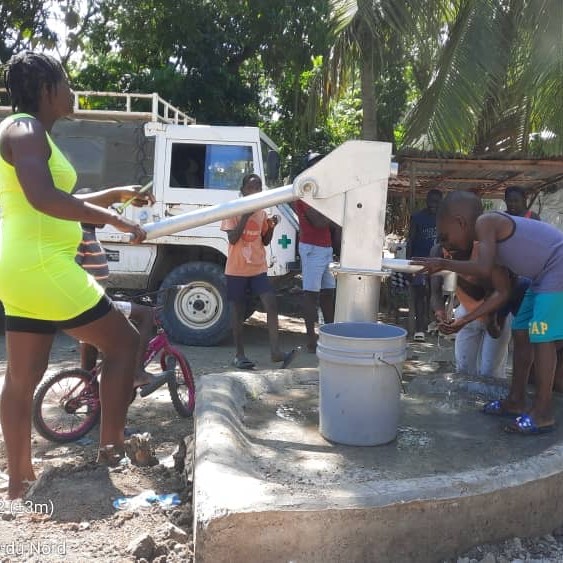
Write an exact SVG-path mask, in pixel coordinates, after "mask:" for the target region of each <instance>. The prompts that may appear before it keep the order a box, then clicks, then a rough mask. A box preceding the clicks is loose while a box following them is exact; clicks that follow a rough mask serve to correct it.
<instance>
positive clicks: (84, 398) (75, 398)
mask: <svg viewBox="0 0 563 563" xmlns="http://www.w3.org/2000/svg"><path fill="white" fill-rule="evenodd" d="M100 411H101V407H100V396H99V390H98V382H97V381H96V379H95V378H93V377H92V374H91V373H89V372H87V371H85V370H83V369H80V368H71V369H65V370H62V371H59V372H57V373H55V374H53V375H51V376H49V377H48V378H47V379H45V380H44V381H43V382H42V383H41V384H40V385H39V387H37V390H36V392H35V396H34V397H33V424H34V426H35V429H36V430H37V432H39V434H41V436H43V437H44V438H46V439H47V440H51V441H52V442H60V443H64V442H72V441H73V440H77V439H78V438H81V437H82V436H84V435H85V434H87V433H88V432H89V431H90V430H91V429H92V428H93V427H94V426H95V425H96V423H97V422H98V420H99V418H100Z"/></svg>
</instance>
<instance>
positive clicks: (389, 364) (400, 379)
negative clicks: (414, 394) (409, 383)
mask: <svg viewBox="0 0 563 563" xmlns="http://www.w3.org/2000/svg"><path fill="white" fill-rule="evenodd" d="M373 359H374V360H377V361H378V362H381V363H382V364H385V365H386V366H389V367H392V368H393V369H394V370H395V373H396V375H397V379H398V380H399V385H400V386H401V389H402V390H403V395H406V394H407V390H406V389H405V384H404V383H403V378H402V377H401V372H400V371H399V368H398V367H397V366H396V365H395V364H392V363H390V362H387V361H385V360H384V359H383V358H381V357H377V356H376V355H375V354H374V355H373Z"/></svg>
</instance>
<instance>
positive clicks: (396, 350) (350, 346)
mask: <svg viewBox="0 0 563 563" xmlns="http://www.w3.org/2000/svg"><path fill="white" fill-rule="evenodd" d="M406 346H407V331H406V330H404V329H402V328H400V327H396V326H392V325H387V324H382V323H369V322H363V323H332V324H326V325H323V326H321V328H320V330H319V342H318V345H317V356H318V358H319V383H320V393H319V395H320V397H319V429H320V432H321V434H322V435H323V436H324V437H325V438H327V439H328V440H331V441H332V442H337V443H339V444H347V445H350V446H377V445H380V444H386V443H387V442H390V441H392V440H394V439H395V438H396V436H397V427H398V423H399V401H400V394H401V382H400V378H401V374H402V367H403V362H404V361H405V358H406Z"/></svg>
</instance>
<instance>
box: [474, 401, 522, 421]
mask: <svg viewBox="0 0 563 563" xmlns="http://www.w3.org/2000/svg"><path fill="white" fill-rule="evenodd" d="M483 413H484V414H490V415H492V416H506V417H510V418H515V417H517V416H520V414H521V413H519V412H511V411H507V410H505V409H504V408H503V406H502V401H501V400H500V399H497V400H496V401H489V402H488V403H485V406H484V407H483Z"/></svg>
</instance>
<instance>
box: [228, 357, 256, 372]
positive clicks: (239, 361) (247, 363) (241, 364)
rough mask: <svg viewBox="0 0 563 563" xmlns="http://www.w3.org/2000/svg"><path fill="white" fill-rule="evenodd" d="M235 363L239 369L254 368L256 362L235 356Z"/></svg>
mask: <svg viewBox="0 0 563 563" xmlns="http://www.w3.org/2000/svg"><path fill="white" fill-rule="evenodd" d="M233 365H234V366H235V367H236V368H238V369H254V367H255V366H256V364H255V363H254V362H253V361H251V360H249V359H248V358H235V359H234V360H233Z"/></svg>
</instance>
